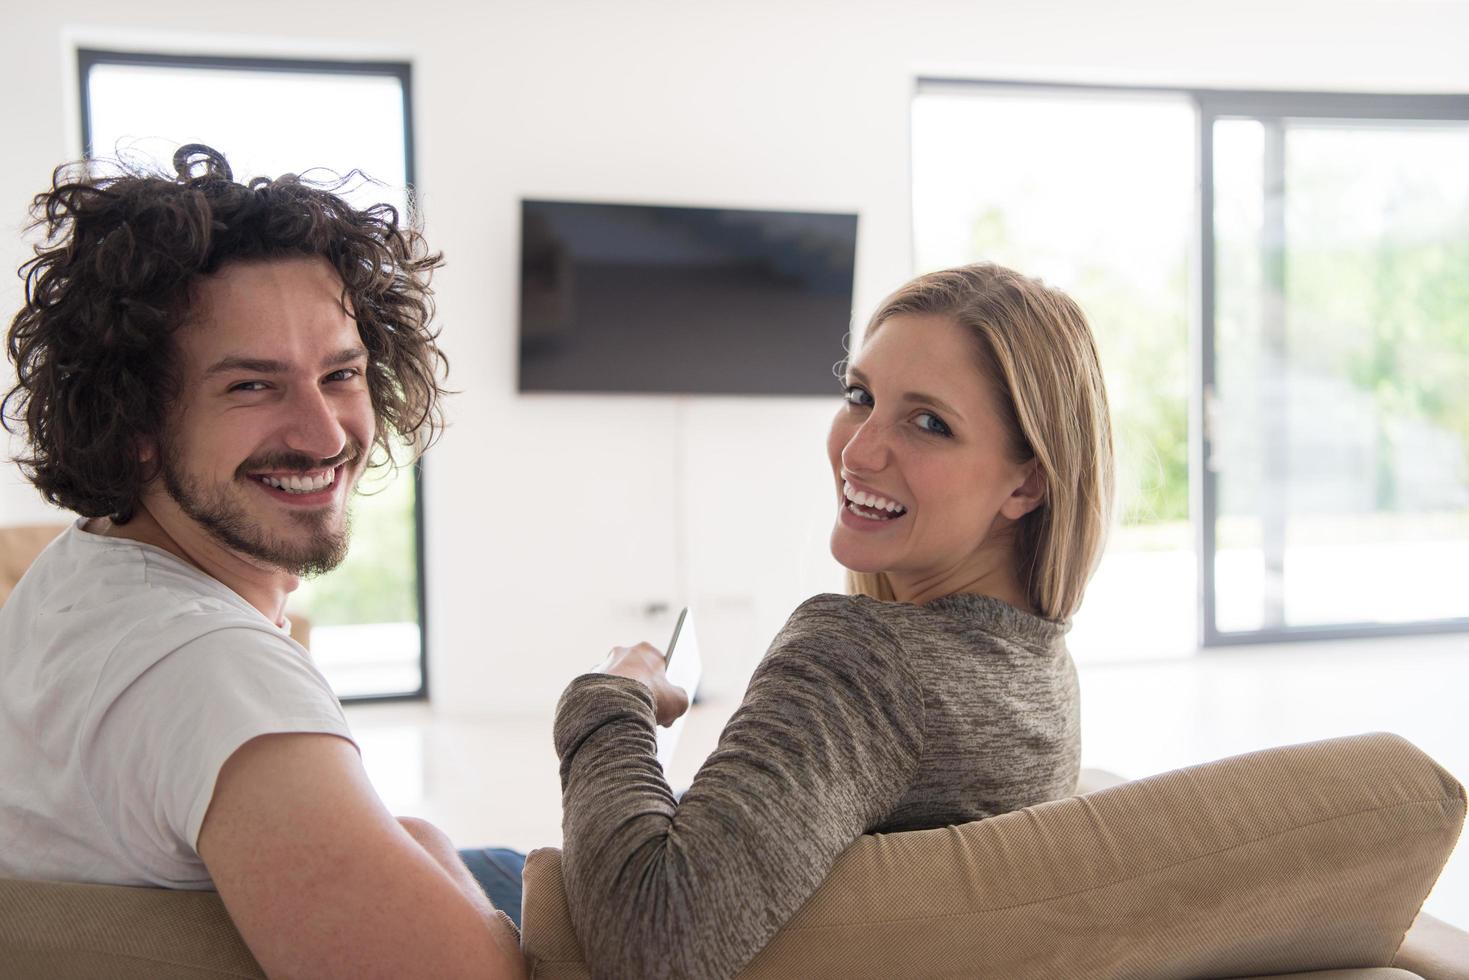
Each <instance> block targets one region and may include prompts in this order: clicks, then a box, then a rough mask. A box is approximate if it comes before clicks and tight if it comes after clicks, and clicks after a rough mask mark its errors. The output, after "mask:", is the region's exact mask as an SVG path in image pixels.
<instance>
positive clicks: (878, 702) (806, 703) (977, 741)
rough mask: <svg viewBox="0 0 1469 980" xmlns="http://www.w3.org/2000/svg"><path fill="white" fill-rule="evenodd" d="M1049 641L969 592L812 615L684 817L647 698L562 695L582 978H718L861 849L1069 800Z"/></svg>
mask: <svg viewBox="0 0 1469 980" xmlns="http://www.w3.org/2000/svg"><path fill="white" fill-rule="evenodd" d="M1065 631H1066V626H1065V625H1064V624H1060V623H1056V622H1052V621H1050V620H1046V619H1041V618H1039V617H1036V616H1032V615H1030V614H1028V613H1024V612H1020V611H1019V610H1017V609H1015V608H1013V607H1012V606H1009V605H1007V604H1005V603H1003V602H1001V601H999V600H997V599H992V598H988V597H986V596H978V595H967V594H960V595H951V596H946V597H944V598H941V599H937V600H935V601H933V602H930V603H928V604H927V605H923V606H915V605H908V604H903V603H895V602H877V601H874V600H871V599H867V598H865V597H860V596H837V595H821V596H817V597H815V598H813V599H810V600H809V601H807V602H805V603H803V604H802V605H801V606H800V607H799V608H798V609H797V610H796V611H795V612H794V613H792V614H791V617H790V619H789V620H788V621H787V622H786V624H785V626H784V627H783V628H782V629H781V631H780V633H779V635H777V636H776V638H775V642H774V643H772V644H771V647H770V650H769V652H768V653H767V654H766V655H765V658H764V660H762V661H761V663H760V666H759V667H758V668H757V669H756V671H755V674H754V676H753V678H752V679H751V681H750V686H749V689H748V690H747V691H746V693H745V699H744V702H743V703H742V704H741V705H740V707H739V710H737V711H736V712H735V714H734V716H733V717H732V718H731V719H730V722H729V724H728V726H726V727H725V729H724V733H723V734H722V735H721V736H720V739H719V746H718V748H716V749H715V750H714V752H713V753H712V754H711V755H710V756H709V759H708V761H706V762H705V763H704V766H703V767H702V768H701V769H700V770H699V772H698V775H697V776H696V777H695V778H694V782H693V785H692V786H690V787H689V790H688V792H687V793H685V794H684V796H683V800H682V802H676V801H675V800H674V797H673V794H672V792H670V790H669V787H668V784H667V782H666V781H665V780H664V778H663V771H662V769H660V768H659V765H658V761H657V756H656V751H657V748H656V739H655V736H654V716H653V699H652V695H651V694H650V693H649V692H648V690H647V688H645V687H644V686H643V685H642V684H639V683H638V682H636V681H632V680H627V679H625V678H620V677H611V676H608V675H604V674H587V675H584V676H582V677H578V678H577V679H576V680H574V681H572V683H571V685H570V686H569V687H568V688H567V689H566V692H565V693H564V694H563V695H562V697H561V702H560V704H559V705H558V706H557V711H556V729H555V739H556V752H557V754H558V755H559V756H560V758H561V787H562V802H563V817H562V826H563V832H564V842H563V854H562V861H563V870H564V874H565V879H566V891H567V895H568V898H569V899H570V904H571V915H572V921H573V923H574V924H575V926H576V932H577V935H578V937H579V938H580V939H581V944H582V948H583V950H584V951H585V953H586V957H587V962H588V964H589V965H590V966H591V970H592V973H593V975H594V976H598V977H636V978H649V980H651V978H657V977H694V978H718V977H729V976H733V975H734V974H735V973H737V972H738V971H739V969H740V968H741V967H743V966H744V965H745V964H746V963H748V962H749V961H750V959H751V958H753V957H754V955H755V954H756V953H758V952H759V951H760V950H761V949H762V948H763V947H764V946H765V944H766V943H768V942H769V941H770V939H771V937H773V936H774V935H775V933H776V931H777V930H778V929H780V927H781V925H782V924H784V923H785V922H786V920H787V919H789V918H790V917H791V916H792V915H794V914H795V912H796V911H797V910H798V909H799V908H800V907H801V905H802V904H804V903H805V901H806V899H807V898H809V897H810V896H811V893H812V892H814V891H815V890H816V887H817V886H818V885H819V884H821V881H822V879H824V878H825V877H826V875H827V872H828V871H830V870H831V867H832V865H833V864H834V863H835V861H836V859H837V857H838V856H839V855H840V854H841V853H842V851H843V850H845V849H846V848H847V846H848V845H850V844H851V843H852V842H853V841H855V840H856V839H857V838H858V836H860V835H861V834H864V833H869V832H873V831H883V832H887V831H899V830H914V829H919V828H925V827H941V826H945V825H948V824H958V823H965V822H967V821H971V820H978V819H981V818H983V817H989V816H994V815H995V814H999V813H1004V812H1006V811H1009V810H1015V809H1018V808H1020V807H1025V806H1030V805H1032V804H1035V803H1042V802H1045V801H1047V800H1053V799H1058V798H1060V797H1063V796H1066V795H1069V794H1070V793H1072V792H1073V790H1074V789H1075V786H1076V777H1077V767H1078V762H1079V753H1080V739H1079V733H1078V718H1077V687H1076V670H1075V667H1074V666H1073V664H1072V662H1071V657H1070V655H1069V654H1068V653H1067V652H1066V646H1065V643H1064V641H1063V635H1064V633H1065Z"/></svg>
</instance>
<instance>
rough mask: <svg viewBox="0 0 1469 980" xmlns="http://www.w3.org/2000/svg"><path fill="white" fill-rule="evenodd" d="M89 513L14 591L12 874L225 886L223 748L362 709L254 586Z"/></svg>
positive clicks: (5, 621) (7, 694)
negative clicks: (234, 585)
mask: <svg viewBox="0 0 1469 980" xmlns="http://www.w3.org/2000/svg"><path fill="white" fill-rule="evenodd" d="M84 523H85V522H84V521H78V522H77V523H76V524H74V525H73V526H72V527H70V528H68V529H67V530H66V531H65V532H64V533H63V534H62V535H61V536H60V537H59V538H57V539H56V541H54V542H52V544H51V545H50V546H49V547H48V548H47V549H46V550H45V551H44V552H43V553H42V554H41V556H40V557H39V558H37V559H36V562H35V563H34V564H33V565H32V566H31V568H30V570H29V571H28V572H27V573H26V575H25V577H24V578H22V579H21V581H20V583H19V584H18V585H17V586H16V588H15V591H14V592H12V593H11V595H10V598H9V599H8V600H7V601H6V603H5V605H4V606H3V607H0V876H7V877H12V878H30V879H49V880H53V881H90V882H105V883H110V884H119V885H156V886H162V887H165V888H192V889H207V888H212V887H213V884H212V882H211V881H210V878H209V873H208V871H206V870H205V868H204V863H203V862H202V861H200V860H199V854H198V851H197V850H196V847H197V845H198V841H199V827H200V825H201V824H202V823H203V822H204V813H205V811H206V810H207V809H208V807H209V801H210V798H211V797H212V796H213V794H214V781H215V778H216V777H217V776H218V775H219V770H220V767H221V766H223V765H224V763H225V760H227V759H228V758H229V757H230V755H231V754H233V753H234V751H235V750H236V749H238V748H239V747H240V746H241V745H243V744H245V743H246V742H248V741H249V740H250V739H252V738H255V737H257V736H259V735H266V734H271V733H278V732H321V733H329V734H332V735H339V736H341V737H343V738H346V739H351V733H350V731H349V730H348V728H347V720H346V718H345V717H344V716H343V714H342V708H341V704H340V703H339V702H338V701H337V698H336V696H335V695H334V694H332V691H331V688H330V686H328V684H327V682H326V679H325V678H323V677H322V676H321V674H320V673H319V672H318V671H317V670H316V668H315V667H314V666H313V665H312V664H311V661H310V659H309V658H308V656H307V654H306V651H305V649H303V648H302V647H301V646H300V645H299V644H298V643H296V642H295V641H294V640H292V639H291V638H290V636H289V634H288V633H287V632H286V631H285V630H283V629H281V628H280V627H278V626H276V625H275V624H274V623H272V622H271V621H270V620H268V619H267V618H266V617H265V616H263V615H262V614H261V613H260V612H259V610H257V609H255V608H254V607H253V606H251V605H250V604H249V603H247V602H246V601H245V600H244V599H242V598H241V597H240V596H239V595H237V594H236V593H234V592H232V591H231V590H230V589H228V588H226V587H225V586H224V585H223V584H221V583H220V582H218V581H217V580H215V579H213V578H210V577H209V576H207V575H205V574H204V573H203V572H201V571H199V570H198V569H196V568H194V567H193V566H192V565H189V564H188V563H186V562H184V561H181V560H180V559H178V558H175V557H174V556H173V555H170V554H169V553H168V552H166V551H163V550H161V549H159V548H155V547H152V546H151V545H146V544H140V543H138V542H136V541H129V540H126V539H122V538H110V537H103V536H101V535H97V534H92V533H90V532H88V531H85V530H83V529H82V525H83V524H84Z"/></svg>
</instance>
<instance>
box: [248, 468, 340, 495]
mask: <svg viewBox="0 0 1469 980" xmlns="http://www.w3.org/2000/svg"><path fill="white" fill-rule="evenodd" d="M336 478H337V471H336V470H335V469H330V470H327V471H326V472H325V473H323V474H321V475H320V476H282V477H276V476H262V477H261V478H260V482H261V483H263V484H265V485H266V486H268V487H274V488H275V489H277V490H284V491H285V492H286V493H317V492H318V491H321V490H325V489H326V488H327V487H329V486H331V485H332V483H333V481H335V480H336Z"/></svg>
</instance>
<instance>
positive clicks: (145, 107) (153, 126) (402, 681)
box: [78, 50, 427, 700]
mask: <svg viewBox="0 0 1469 980" xmlns="http://www.w3.org/2000/svg"><path fill="white" fill-rule="evenodd" d="M78 67H79V72H80V76H81V77H80V82H81V87H80V91H81V101H82V113H81V115H82V140H83V145H84V146H85V148H86V152H87V155H88V156H97V157H113V156H119V157H122V158H123V159H127V160H132V161H136V162H139V163H144V164H151V165H154V166H156V167H158V168H160V169H162V171H163V172H165V173H171V172H172V169H173V168H172V165H171V162H170V161H171V159H172V156H173V152H174V150H175V149H176V148H177V147H178V146H179V145H180V144H182V143H195V142H198V143H207V144H209V145H210V146H213V147H216V148H217V149H219V150H221V151H222V152H223V153H224V154H225V156H226V157H227V158H228V159H229V161H230V165H231V167H232V168H233V169H234V171H235V176H236V178H237V179H242V180H243V179H247V178H248V177H249V176H251V175H256V174H267V175H271V176H275V175H278V174H282V173H287V172H290V173H302V174H303V175H304V176H306V177H308V178H309V177H310V176H311V175H310V173H309V170H310V168H318V167H319V168H324V170H327V171H332V172H334V173H336V174H346V173H348V172H349V171H352V170H354V169H355V170H360V171H362V172H363V173H364V174H366V175H368V176H370V177H371V178H373V180H371V181H368V180H359V181H356V182H355V183H354V184H353V185H352V186H350V187H349V188H348V189H346V190H345V191H343V195H344V196H345V197H347V198H348V200H350V201H351V202H352V204H353V205H354V206H356V207H365V206H367V205H369V204H374V203H378V202H386V203H389V204H392V205H393V206H395V207H397V208H398V209H399V212H400V213H402V214H406V213H407V211H406V208H407V204H408V188H409V187H411V186H412V184H413V174H412V141H411V133H412V126H411V118H410V114H409V107H410V90H409V67H408V66H407V65H406V64H399V63H377V62H371V63H364V62H320V61H288V60H258V59H255V60H252V59H238V58H214V57H209V58H201V57H181V56H173V55H151V54H136V53H116V52H103V51H89V50H84V51H79V52H78ZM379 182H380V183H379ZM400 458H401V457H400ZM362 489H363V491H364V492H363V493H360V494H359V495H358V497H357V500H356V501H355V503H354V504H353V513H352V547H351V551H350V552H349V554H348V557H347V560H346V561H345V562H343V563H342V565H341V566H339V567H338V568H337V569H335V570H334V571H332V572H330V573H329V574H327V575H324V576H322V577H320V578H317V579H314V580H311V581H307V582H303V583H302V585H301V588H300V589H299V590H298V591H297V592H296V594H295V595H294V596H292V599H291V602H290V606H289V609H288V612H289V613H290V614H293V615H296V616H305V617H306V618H308V619H309V620H310V621H311V625H312V629H311V650H312V656H313V659H314V660H315V661H316V663H317V665H318V666H319V667H320V668H321V670H322V672H323V673H324V674H325V675H326V677H327V679H328V680H329V681H330V682H331V684H332V687H333V688H334V689H335V690H336V691H337V693H338V694H339V695H340V696H342V698H343V699H344V700H348V699H381V698H395V697H422V696H424V695H425V694H426V693H427V674H426V671H425V658H424V650H425V629H424V626H425V624H424V613H423V607H424V602H423V597H424V582H423V544H422V540H421V537H422V534H421V531H422V523H423V522H422V495H421V491H422V473H421V470H420V468H419V467H418V466H413V467H405V468H403V469H400V470H399V471H398V472H397V473H396V474H378V475H369V476H367V477H365V478H364V480H363V487H362Z"/></svg>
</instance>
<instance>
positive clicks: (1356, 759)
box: [522, 734, 1465, 980]
mask: <svg viewBox="0 0 1469 980" xmlns="http://www.w3.org/2000/svg"><path fill="white" fill-rule="evenodd" d="M1464 812H1465V795H1464V789H1463V787H1462V786H1460V785H1459V784H1458V782H1456V781H1455V780H1454V778H1453V777H1452V776H1450V775H1449V774H1448V773H1447V772H1445V771H1444V770H1443V769H1441V768H1440V767H1439V766H1438V765H1436V764H1435V763H1434V762H1433V760H1431V759H1430V758H1428V756H1426V755H1425V754H1423V753H1422V752H1421V751H1419V750H1418V749H1417V748H1415V747H1414V746H1413V745H1411V744H1410V743H1408V742H1407V741H1405V740H1404V739H1402V738H1399V737H1397V736H1395V735H1385V734H1374V735H1361V736H1353V737H1349V738H1338V739H1331V740H1328V741H1324V742H1315V743H1309V744H1305V745H1296V746H1288V747H1285V748H1277V749H1269V750H1266V751H1262V752H1254V753H1250V754H1248V755H1242V756H1236V757H1234V758H1230V759H1224V760H1221V761H1218V762H1212V763H1208V764H1205V765H1200V766H1193V767H1190V768H1187V769H1181V770H1178V771H1175V772H1170V773H1164V774H1162V775H1159V776H1154V777H1151V778H1148V779H1143V780H1138V781H1135V782H1131V783H1126V784H1123V785H1121V786H1116V787H1112V788H1109V789H1104V790H1101V791H1099V792H1096V793H1092V794H1089V795H1086V796H1080V797H1072V798H1070V799H1066V800H1058V801H1055V802H1051V803H1046V804H1043V805H1040V806H1035V807H1029V808H1027V809H1024V810H1019V811H1016V812H1013V813H1008V814H1004V815H1002V816H998V817H992V818H990V819H988V820H982V821H979V822H977V823H971V824H966V825H964V826H961V827H946V828H942V829H937V830H925V831H916V832H911V833H902V834H878V835H872V836H867V837H863V838H861V839H860V840H858V841H857V842H856V843H854V844H853V845H852V846H851V848H849V849H848V850H847V852H846V853H844V854H843V855H842V857H841V859H840V860H839V861H838V863H837V865H836V867H835V868H834V869H833V870H832V872H831V874H830V875H829V876H828V877H827V879H826V881H825V882H824V883H823V884H822V886H821V888H820V889H819V890H818V891H817V892H816V893H815V895H813V896H812V897H811V899H810V900H809V901H808V902H807V903H806V905H805V906H804V907H803V908H802V909H801V910H800V911H799V912H798V913H797V914H796V916H795V917H794V918H793V919H791V921H790V922H788V923H786V925H785V926H784V927H783V928H782V929H781V930H780V931H779V932H778V933H777V934H776V936H775V937H774V939H773V940H772V941H771V942H770V944H769V945H768V946H766V948H765V949H764V950H763V951H762V952H761V953H759V954H758V955H757V956H756V957H755V958H754V960H753V961H751V963H750V964H749V965H748V966H747V967H746V968H745V969H744V970H743V971H742V972H741V973H740V974H739V975H740V977H742V978H757V977H759V978H766V977H770V978H774V977H801V976H830V977H1005V978H1007V980H1031V978H1034V980H1045V978H1054V977H1088V978H1123V977H1126V978H1148V977H1159V978H1162V977H1173V978H1177V977H1241V976H1254V975H1259V974H1277V973H1290V972H1297V971H1309V970H1325V969H1333V968H1339V969H1347V968H1358V967H1383V968H1385V967H1389V966H1390V965H1391V964H1392V960H1393V955H1394V953H1395V952H1396V951H1397V949H1398V946H1399V944H1400V943H1401V942H1402V939H1403V935H1404V933H1405V932H1406V931H1407V929H1408V927H1409V925H1410V924H1411V923H1412V922H1413V919H1414V917H1415V916H1416V914H1417V912H1418V909H1419V906H1420V905H1421V904H1422V902H1423V899H1424V898H1425V897H1426V896H1427V894H1428V891H1429V889H1430V888H1431V887H1432V886H1433V883H1434V881H1435V880H1436V879H1437V877H1438V873H1439V871H1440V869H1441V868H1442V867H1443V863H1444V861H1445V860H1446V859H1447V857H1448V855H1449V853H1450V852H1451V851H1452V850H1453V847H1454V843H1455V841H1456V840H1457V839H1458V836H1459V832H1460V829H1461V827H1462V825H1463V822H1464ZM522 930H523V933H522V939H523V945H524V949H525V951H526V954H527V956H528V957H529V959H530V961H531V964H532V973H533V976H535V977H538V978H561V977H586V976H589V975H590V974H589V971H588V970H587V967H586V964H585V963H584V962H583V960H582V954H581V948H580V946H579V945H578V943H577V938H576V933H575V931H574V929H573V927H572V924H571V920H570V914H569V911H568V907H567V903H566V894H565V889H564V882H563V879H562V876H561V863H560V853H559V852H558V851H557V850H555V849H554V848H546V849H542V850H538V851H534V852H532V853H531V855H530V856H529V859H528V860H527V862H526V865H525V899H524V904H523V913H522Z"/></svg>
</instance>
